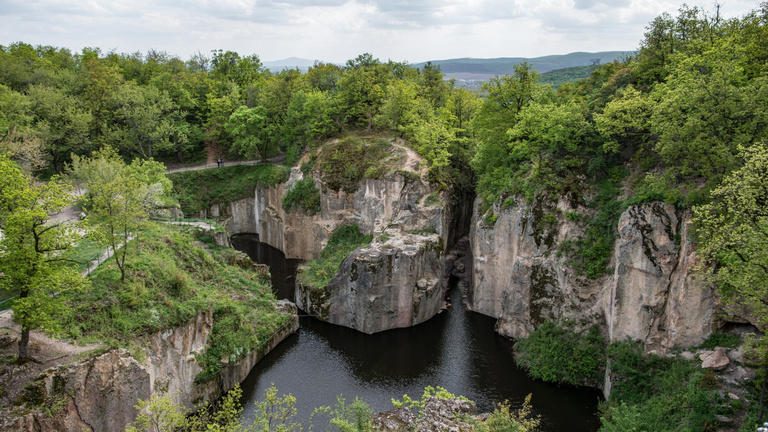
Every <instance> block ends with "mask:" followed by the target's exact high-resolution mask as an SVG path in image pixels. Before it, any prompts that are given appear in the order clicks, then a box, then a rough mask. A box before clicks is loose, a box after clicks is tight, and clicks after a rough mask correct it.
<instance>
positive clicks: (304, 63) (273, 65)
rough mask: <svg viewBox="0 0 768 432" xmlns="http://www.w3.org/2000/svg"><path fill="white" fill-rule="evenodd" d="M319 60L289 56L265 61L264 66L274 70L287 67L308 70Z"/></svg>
mask: <svg viewBox="0 0 768 432" xmlns="http://www.w3.org/2000/svg"><path fill="white" fill-rule="evenodd" d="M315 62H317V60H309V59H305V58H300V57H288V58H284V59H281V60H271V61H265V62H263V64H264V67H265V68H267V69H269V70H270V71H272V72H280V71H282V70H285V69H299V70H300V71H303V72H306V71H307V69H309V68H310V67H311V66H312V65H314V64H315Z"/></svg>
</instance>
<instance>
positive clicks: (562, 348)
mask: <svg viewBox="0 0 768 432" xmlns="http://www.w3.org/2000/svg"><path fill="white" fill-rule="evenodd" d="M515 362H516V363H517V364H518V366H520V367H522V368H524V369H526V370H527V371H528V373H529V374H530V375H531V376H532V377H534V378H537V379H540V380H542V381H546V382H556V383H567V384H574V385H592V386H596V385H598V384H599V383H600V382H601V380H602V377H603V367H604V365H605V340H604V339H603V337H602V335H600V332H599V331H598V329H597V328H596V327H593V328H591V329H590V330H589V331H587V332H586V333H585V334H578V333H576V332H573V331H571V330H568V329H565V328H563V327H560V326H559V325H557V324H555V323H553V322H545V323H544V324H542V325H540V326H539V327H538V328H536V330H534V331H533V332H532V333H531V335H530V336H528V337H527V338H524V339H520V340H519V341H517V343H515Z"/></svg>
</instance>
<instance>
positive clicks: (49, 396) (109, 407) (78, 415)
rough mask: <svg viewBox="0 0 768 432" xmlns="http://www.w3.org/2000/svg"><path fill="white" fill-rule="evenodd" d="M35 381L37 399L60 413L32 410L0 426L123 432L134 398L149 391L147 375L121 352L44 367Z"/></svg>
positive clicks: (132, 416)
mask: <svg viewBox="0 0 768 432" xmlns="http://www.w3.org/2000/svg"><path fill="white" fill-rule="evenodd" d="M39 380H40V381H41V384H42V385H41V386H40V389H41V390H42V394H41V395H40V397H41V398H43V399H46V400H60V401H61V402H63V403H62V405H60V406H61V409H60V411H59V412H57V413H55V414H54V415H47V414H45V413H41V412H34V411H33V412H32V413H30V414H27V415H25V416H23V417H20V418H17V419H15V421H12V422H10V423H4V424H3V427H2V430H4V431H81V430H92V431H122V430H124V429H125V427H126V426H127V425H128V424H129V423H130V422H132V421H133V420H134V419H135V418H136V410H135V409H134V405H135V404H136V402H137V401H138V400H139V399H146V398H148V397H149V395H150V377H149V373H148V372H147V370H146V369H145V368H144V367H142V365H141V364H140V363H139V362H137V361H136V360H135V359H134V358H133V357H131V356H130V354H128V352H127V351H124V350H112V351H109V352H107V353H105V354H102V355H100V356H97V357H94V358H91V359H88V360H85V361H83V362H81V363H78V364H75V365H72V366H67V367H62V368H55V369H52V370H49V371H47V372H46V373H45V374H43V375H42V376H41V377H40V379H39ZM61 402H60V403H61Z"/></svg>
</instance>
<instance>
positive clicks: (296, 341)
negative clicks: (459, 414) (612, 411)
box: [232, 235, 601, 432]
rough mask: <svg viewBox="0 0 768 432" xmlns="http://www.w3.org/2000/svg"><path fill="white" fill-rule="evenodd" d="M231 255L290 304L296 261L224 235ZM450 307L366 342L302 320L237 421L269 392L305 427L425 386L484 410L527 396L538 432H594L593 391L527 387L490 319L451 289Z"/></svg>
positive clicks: (250, 388) (265, 364) (261, 366)
mask: <svg viewBox="0 0 768 432" xmlns="http://www.w3.org/2000/svg"><path fill="white" fill-rule="evenodd" d="M232 242H233V245H234V246H235V248H237V249H239V250H241V251H243V252H246V253H248V255H249V256H250V257H251V258H252V259H253V260H254V261H256V262H259V263H262V264H267V265H269V266H270V269H271V272H272V279H273V286H274V287H275V292H276V294H277V295H278V296H279V297H281V298H287V299H289V300H293V284H294V275H295V270H296V267H297V265H298V261H296V260H286V259H285V258H284V256H283V254H282V253H281V252H280V251H278V250H277V249H274V248H272V247H270V246H268V245H265V244H263V243H259V242H258V238H257V237H256V236H247V235H241V236H236V237H233V239H232ZM450 295H451V299H452V303H453V307H451V308H450V309H448V310H446V311H444V312H443V313H441V314H439V315H438V316H436V317H434V318H433V319H431V320H429V321H427V322H426V323H423V324H420V325H417V326H415V327H412V328H407V329H398V330H390V331H386V332H382V333H377V334H374V335H367V334H363V333H360V332H357V331H355V330H352V329H348V328H345V327H340V326H335V325H331V324H327V323H324V322H321V321H318V320H316V319H314V318H311V317H302V318H301V329H300V330H299V332H298V333H297V334H295V335H293V336H291V337H289V338H288V339H286V340H285V341H284V342H283V343H281V344H280V345H279V346H278V347H277V348H275V349H274V350H273V351H272V352H271V353H270V354H268V355H267V356H266V357H265V358H264V359H263V360H262V361H261V362H260V363H258V364H257V365H256V367H255V368H254V369H253V370H252V371H251V373H250V375H249V376H248V378H247V379H246V381H245V382H244V383H243V384H242V386H243V391H244V395H245V401H244V403H245V407H246V408H245V414H244V416H245V420H246V421H248V422H249V421H250V420H251V419H252V417H253V411H254V402H255V401H257V400H258V399H259V398H261V397H262V396H263V395H264V391H265V390H266V389H267V388H268V387H269V386H270V385H271V384H275V385H276V386H277V388H278V389H279V390H280V393H293V394H294V395H295V396H296V398H297V408H298V420H299V421H301V422H303V423H305V424H306V423H308V421H309V418H310V415H311V413H312V410H313V409H314V408H315V407H318V406H321V405H333V404H334V403H335V402H336V397H337V396H338V395H343V396H344V397H345V398H346V399H347V400H348V401H351V400H352V399H354V398H355V397H359V398H361V399H363V400H365V401H366V402H368V403H369V404H370V405H371V406H372V408H373V409H374V410H375V411H384V410H388V409H390V408H391V407H392V405H391V399H392V398H398V399H400V398H402V395H403V394H409V395H410V396H412V397H419V396H420V395H421V393H422V391H423V389H424V387H426V386H442V387H445V388H446V389H448V390H449V391H451V392H453V393H456V394H460V395H463V396H466V397H468V398H470V399H472V400H474V401H475V402H476V403H477V405H478V408H479V410H480V411H481V412H482V411H490V410H492V409H493V407H494V406H495V404H496V403H498V402H501V401H504V400H509V401H510V402H511V403H512V405H513V406H514V407H519V406H520V405H521V404H522V401H523V399H524V398H525V397H526V395H528V394H529V393H530V394H532V395H533V405H534V409H535V413H536V414H539V415H541V417H542V427H541V430H543V431H564V430H567V431H571V432H582V431H583V432H587V431H589V432H593V431H596V430H597V429H598V427H599V421H598V417H597V405H598V402H599V401H600V400H601V395H600V393H599V392H598V391H597V390H594V389H588V388H576V387H569V386H563V385H560V386H557V385H552V384H546V383H543V382H539V381H535V380H532V379H531V378H529V377H528V376H527V375H526V373H525V372H524V371H523V370H521V369H519V368H517V367H516V366H515V363H514V359H513V354H512V342H511V341H510V340H509V339H506V338H504V337H502V336H499V335H498V334H496V333H495V332H494V323H495V320H494V319H493V318H490V317H487V316H484V315H480V314H477V313H474V312H469V311H467V310H466V309H465V308H464V306H463V304H462V303H461V300H460V299H461V294H460V292H459V290H458V288H456V287H453V288H452V290H451V292H450Z"/></svg>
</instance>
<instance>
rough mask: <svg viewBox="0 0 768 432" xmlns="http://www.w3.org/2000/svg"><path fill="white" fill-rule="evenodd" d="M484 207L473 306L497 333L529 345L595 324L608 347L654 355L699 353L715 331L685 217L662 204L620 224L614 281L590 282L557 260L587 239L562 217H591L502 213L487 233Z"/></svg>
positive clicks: (475, 229)
mask: <svg viewBox="0 0 768 432" xmlns="http://www.w3.org/2000/svg"><path fill="white" fill-rule="evenodd" d="M478 206H479V204H478V203H476V211H475V215H474V217H473V221H472V227H471V233H470V241H471V244H472V252H473V257H474V258H473V267H474V275H473V288H472V290H471V293H470V294H471V295H470V296H469V298H468V300H467V302H468V306H469V307H470V308H471V309H473V310H475V311H478V312H480V313H483V314H486V315H490V316H493V317H496V318H498V319H499V320H498V323H497V330H498V331H499V333H501V334H504V335H506V336H510V337H515V338H518V337H525V336H527V335H528V334H529V333H530V332H531V331H532V330H533V329H534V328H535V326H536V325H538V324H540V323H541V322H544V321H546V320H559V321H568V322H570V323H571V324H572V325H575V326H577V327H586V326H589V325H594V324H596V325H599V326H601V327H602V328H604V329H605V332H606V334H607V335H608V337H609V340H610V341H619V340H625V339H632V340H638V341H641V342H643V343H644V345H645V347H646V349H647V350H649V351H650V350H657V351H662V352H663V351H666V350H668V349H670V348H672V347H675V346H691V345H695V344H697V343H700V342H701V341H703V340H704V339H705V338H706V337H707V336H708V335H709V334H710V333H711V331H712V330H713V328H714V326H715V324H716V323H715V313H714V311H715V308H716V303H717V302H716V298H715V296H714V290H713V288H712V287H711V286H710V285H709V284H707V283H706V282H705V281H704V279H703V278H702V277H700V276H698V275H697V274H696V273H695V271H694V267H695V263H696V254H695V250H694V247H693V243H692V241H691V239H690V238H689V225H690V215H689V214H688V213H684V212H682V213H681V212H678V211H677V210H676V209H675V208H674V207H673V206H670V205H667V204H663V203H649V204H643V205H638V206H631V207H629V208H628V209H627V210H626V211H624V212H623V213H622V215H621V218H620V220H619V223H618V232H619V235H618V238H617V240H616V243H615V250H614V253H613V257H612V260H611V265H612V266H613V268H614V272H613V274H610V275H606V276H604V277H602V278H600V279H597V280H590V279H587V278H585V277H582V276H579V275H577V274H576V272H575V271H574V270H573V269H572V268H571V267H570V265H569V262H568V257H567V254H565V253H562V252H561V251H562V246H563V245H565V244H567V242H568V241H572V240H576V239H577V238H578V237H579V235H580V234H581V230H580V228H579V225H578V224H577V223H575V222H572V221H571V220H569V219H568V218H566V217H564V216H563V215H564V214H567V213H569V212H579V213H581V214H583V215H585V217H589V212H588V211H586V210H585V209H574V208H570V206H569V205H568V203H567V202H565V201H564V200H563V201H560V202H558V203H557V206H556V208H550V209H541V208H539V209H537V208H532V207H530V206H527V205H523V204H517V205H513V206H511V207H509V208H503V209H502V208H498V207H497V208H496V209H495V210H496V214H497V220H496V221H495V223H493V224H490V223H487V222H486V221H484V220H483V216H482V215H480V214H479V213H480V212H479V211H478ZM555 210H559V211H555ZM547 214H548V215H555V214H557V215H558V216H557V217H556V218H555V219H554V220H553V219H552V216H545V215H547ZM544 221H546V223H544Z"/></svg>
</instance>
